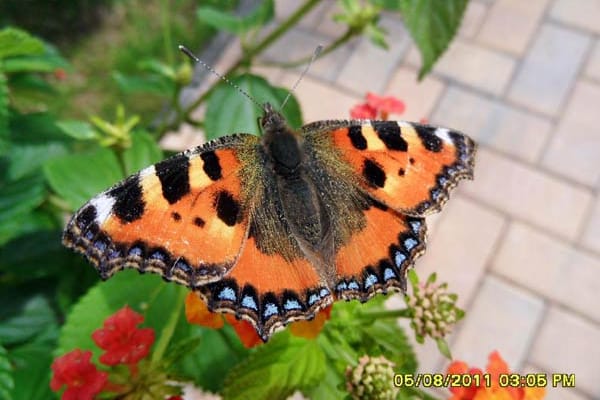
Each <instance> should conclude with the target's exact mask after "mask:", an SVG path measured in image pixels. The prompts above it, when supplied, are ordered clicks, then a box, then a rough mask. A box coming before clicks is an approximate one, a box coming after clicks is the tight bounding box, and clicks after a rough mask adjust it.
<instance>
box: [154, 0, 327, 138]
mask: <svg viewBox="0 0 600 400" xmlns="http://www.w3.org/2000/svg"><path fill="white" fill-rule="evenodd" d="M320 1H321V0H307V1H306V2H305V3H304V4H303V5H302V6H300V7H299V8H298V9H297V10H296V11H294V13H293V14H292V15H290V16H289V17H288V19H286V20H285V21H283V22H282V23H281V25H279V26H278V27H277V29H275V30H274V31H273V32H271V33H270V34H268V35H267V36H266V37H265V38H264V39H263V40H261V41H260V42H259V43H257V44H256V45H255V46H253V47H251V48H249V49H248V51H247V52H246V54H245V55H244V56H243V57H242V58H241V59H239V60H238V61H237V62H236V63H235V64H234V65H233V66H231V67H230V68H229V69H228V70H227V71H226V72H225V73H224V74H222V75H223V76H227V77H230V76H232V75H233V74H234V73H235V72H236V71H237V70H238V69H239V68H240V67H242V66H245V65H248V64H249V63H250V62H251V61H252V59H253V58H254V57H256V56H257V55H259V54H260V53H261V52H262V51H263V50H265V49H266V48H267V47H269V46H270V45H271V44H272V43H273V42H275V41H276V40H277V39H279V38H280V37H281V36H283V35H284V34H285V33H286V32H287V31H288V30H289V29H290V28H291V27H292V26H293V25H294V24H296V23H297V22H298V21H299V20H300V19H301V18H302V17H303V16H304V15H306V14H307V13H308V12H309V11H310V10H312V9H313V8H314V7H315V6H316V5H317V4H319V2H320ZM220 83H221V81H220V80H219V81H217V82H215V83H214V84H213V85H212V86H211V87H210V88H209V89H208V90H207V91H206V92H204V93H203V94H202V95H201V96H200V97H199V98H198V99H196V100H195V101H194V102H192V103H191V104H190V105H189V106H187V107H186V109H185V110H184V118H188V117H189V114H190V113H191V112H192V111H193V110H194V109H196V108H197V107H198V106H199V105H200V104H202V103H203V102H204V101H205V100H206V99H207V98H208V97H209V96H210V95H211V93H212V92H213V90H214V89H215V88H216V87H217V85H219V84H220ZM162 133H163V132H161V135H162Z"/></svg>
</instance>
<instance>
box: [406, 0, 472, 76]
mask: <svg viewBox="0 0 600 400" xmlns="http://www.w3.org/2000/svg"><path fill="white" fill-rule="evenodd" d="M467 1H468V0H447V1H437V0H402V1H399V10H400V12H401V13H402V16H403V17H404V21H405V23H406V26H407V27H408V30H409V31H410V33H411V35H412V37H413V39H414V40H415V42H416V43H417V46H418V47H419V51H420V52H421V58H422V60H423V65H422V66H421V69H420V70H419V79H422V78H423V77H424V76H425V75H426V74H427V73H428V72H429V71H430V70H431V68H432V67H433V64H434V62H435V61H436V60H437V59H438V58H439V57H440V56H441V55H442V53H444V51H445V50H446V48H447V47H448V45H449V44H450V42H451V41H452V38H454V35H455V34H456V32H457V31H458V28H459V27H460V21H461V20H462V17H463V14H464V12H465V9H466V7H467Z"/></svg>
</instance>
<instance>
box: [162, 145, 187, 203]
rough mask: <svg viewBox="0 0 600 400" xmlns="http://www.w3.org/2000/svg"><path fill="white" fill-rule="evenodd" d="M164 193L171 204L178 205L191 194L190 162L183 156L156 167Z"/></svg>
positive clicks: (177, 156) (170, 159)
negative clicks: (178, 202)
mask: <svg viewBox="0 0 600 400" xmlns="http://www.w3.org/2000/svg"><path fill="white" fill-rule="evenodd" d="M154 168H155V170H156V176H158V179H159V180H160V184H161V186H162V193H163V196H164V198H165V199H166V200H167V201H168V202H169V204H173V203H176V202H177V201H178V200H179V199H181V198H182V197H183V196H185V195H186V194H188V193H189V192H190V177H189V168H190V162H189V159H188V158H187V156H185V155H183V154H179V155H176V156H174V157H171V158H168V159H166V160H164V161H161V162H159V163H158V164H156V165H155V166H154Z"/></svg>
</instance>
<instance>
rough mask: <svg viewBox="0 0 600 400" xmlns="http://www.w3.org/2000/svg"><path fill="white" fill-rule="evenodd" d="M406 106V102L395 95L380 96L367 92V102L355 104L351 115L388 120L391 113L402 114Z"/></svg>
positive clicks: (357, 117) (360, 117)
mask: <svg viewBox="0 0 600 400" xmlns="http://www.w3.org/2000/svg"><path fill="white" fill-rule="evenodd" d="M405 108H406V106H405V105H404V102H403V101H402V100H399V99H397V98H395V97H393V96H378V95H376V94H373V93H367V102H366V103H363V104H358V105H356V106H354V107H353V108H352V109H351V110H350V117H352V118H355V119H382V120H387V119H388V117H389V114H402V113H403V112H404V109H405Z"/></svg>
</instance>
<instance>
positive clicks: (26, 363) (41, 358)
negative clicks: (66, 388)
mask: <svg viewBox="0 0 600 400" xmlns="http://www.w3.org/2000/svg"><path fill="white" fill-rule="evenodd" d="M53 346H54V343H53V342H52V341H49V340H45V341H39V340H36V341H35V342H32V343H27V344H24V345H23V346H19V347H17V348H15V349H12V350H11V351H10V352H9V357H10V359H11V362H12V363H13V365H14V372H13V377H14V383H15V389H14V390H13V393H12V396H13V400H47V399H53V398H56V397H55V395H54V394H53V393H52V392H51V391H50V364H51V363H52V349H53Z"/></svg>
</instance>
